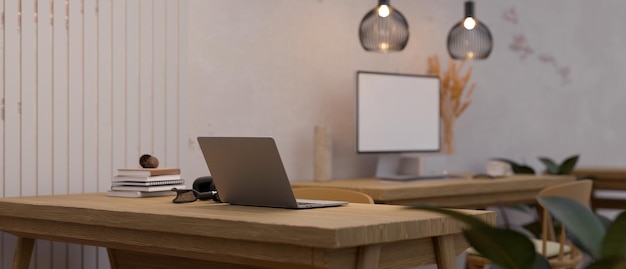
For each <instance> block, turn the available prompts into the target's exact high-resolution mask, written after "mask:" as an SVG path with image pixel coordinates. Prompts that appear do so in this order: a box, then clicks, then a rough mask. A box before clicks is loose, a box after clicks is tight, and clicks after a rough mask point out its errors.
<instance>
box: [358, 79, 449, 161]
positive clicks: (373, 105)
mask: <svg viewBox="0 0 626 269" xmlns="http://www.w3.org/2000/svg"><path fill="white" fill-rule="evenodd" d="M439 93H440V81H439V78H438V77H434V76H419V75H405V74H386V73H372V72H363V71H359V72H358V73H357V151H358V152H359V153H383V152H390V153H392V152H437V151H440V145H441V143H440V118H439V115H440V114H439V106H440V103H439V99H440V96H439Z"/></svg>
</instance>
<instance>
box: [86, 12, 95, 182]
mask: <svg viewBox="0 0 626 269" xmlns="http://www.w3.org/2000/svg"><path fill="white" fill-rule="evenodd" d="M83 1H84V6H83V13H84V16H83V17H84V20H83V25H84V26H83V48H84V59H83V66H84V70H83V115H84V116H83V127H84V128H83V139H84V143H83V158H84V161H83V178H84V182H83V191H84V192H86V193H90V192H96V191H98V162H97V160H98V152H97V150H98V148H97V145H98V139H97V138H98V131H97V130H98V128H97V125H98V124H97V120H98V13H97V12H96V0H83Z"/></svg>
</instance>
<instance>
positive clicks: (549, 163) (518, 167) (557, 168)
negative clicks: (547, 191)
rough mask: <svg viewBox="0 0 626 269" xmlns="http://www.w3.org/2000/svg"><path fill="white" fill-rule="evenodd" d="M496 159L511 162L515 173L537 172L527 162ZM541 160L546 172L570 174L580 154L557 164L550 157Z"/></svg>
mask: <svg viewBox="0 0 626 269" xmlns="http://www.w3.org/2000/svg"><path fill="white" fill-rule="evenodd" d="M494 160H496V161H501V162H504V163H507V164H509V165H510V166H511V170H512V171H513V173H514V174H535V169H533V168H532V167H530V166H528V165H527V164H524V163H517V162H515V161H512V160H509V159H505V158H495V159H494ZM539 161H540V162H541V163H543V164H544V165H545V166H546V168H545V170H544V173H546V174H550V175H568V174H570V173H572V170H574V167H575V166H576V163H577V162H578V155H573V156H570V157H567V158H566V159H565V160H563V161H562V162H561V163H560V164H557V163H556V162H555V161H554V160H552V159H551V158H548V157H539Z"/></svg>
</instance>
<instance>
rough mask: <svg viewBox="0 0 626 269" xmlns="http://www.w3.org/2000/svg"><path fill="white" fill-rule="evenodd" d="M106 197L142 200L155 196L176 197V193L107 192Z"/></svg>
mask: <svg viewBox="0 0 626 269" xmlns="http://www.w3.org/2000/svg"><path fill="white" fill-rule="evenodd" d="M107 195H108V196H111V197H126V198H142V197H157V196H174V195H176V192H173V191H153V192H144V191H115V190H109V191H108V192H107Z"/></svg>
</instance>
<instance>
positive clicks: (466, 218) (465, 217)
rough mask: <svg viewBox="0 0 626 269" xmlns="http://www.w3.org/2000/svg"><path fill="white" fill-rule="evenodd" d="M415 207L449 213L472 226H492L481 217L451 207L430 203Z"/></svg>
mask: <svg viewBox="0 0 626 269" xmlns="http://www.w3.org/2000/svg"><path fill="white" fill-rule="evenodd" d="M413 208H416V209H421V210H426V211H432V212H437V213H441V214H444V215H448V216H450V217H453V218H455V219H457V220H460V221H462V222H464V223H466V224H467V225H468V226H470V227H471V228H482V227H490V226H489V224H487V223H485V222H484V221H482V220H481V219H479V218H477V217H474V216H470V215H467V214H463V213H460V212H458V211H454V210H450V209H445V208H439V207H434V206H430V205H416V206H413Z"/></svg>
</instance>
